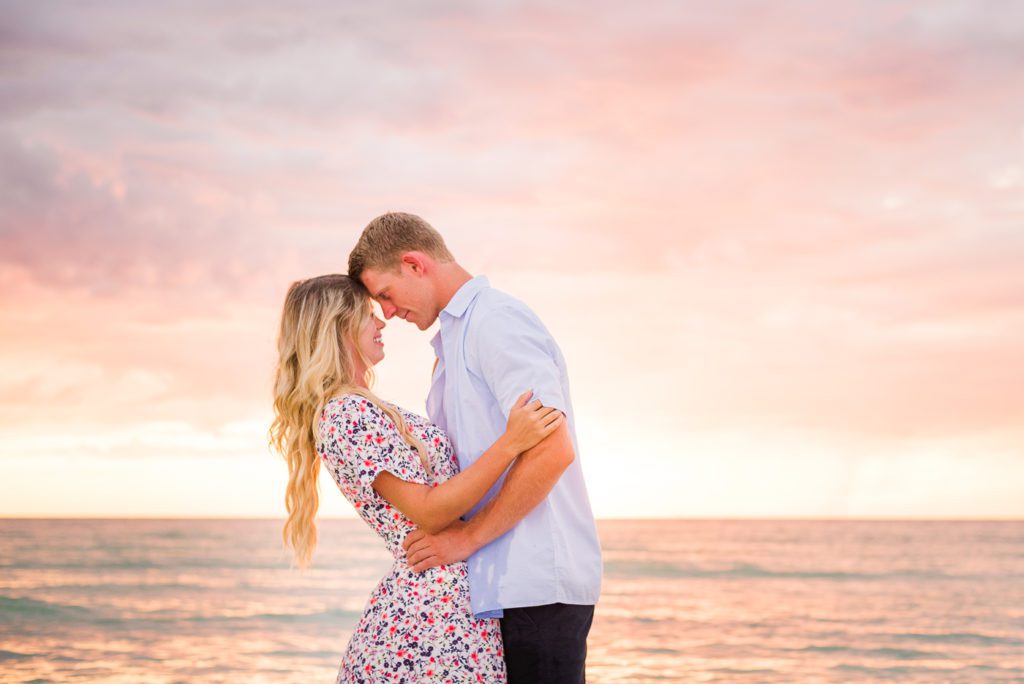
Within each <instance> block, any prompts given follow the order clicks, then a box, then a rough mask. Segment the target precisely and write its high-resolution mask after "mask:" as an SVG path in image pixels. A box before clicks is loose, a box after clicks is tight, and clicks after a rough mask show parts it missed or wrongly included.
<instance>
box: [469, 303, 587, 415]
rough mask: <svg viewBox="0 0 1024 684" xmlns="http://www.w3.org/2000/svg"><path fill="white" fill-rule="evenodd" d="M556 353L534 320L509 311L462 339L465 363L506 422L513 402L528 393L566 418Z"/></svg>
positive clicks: (499, 311)
mask: <svg viewBox="0 0 1024 684" xmlns="http://www.w3.org/2000/svg"><path fill="white" fill-rule="evenodd" d="M560 358H561V352H560V351H559V350H558V346H557V345H556V344H555V341H554V339H552V337H551V335H550V333H548V331H547V329H546V328H545V327H544V324H543V323H541V321H540V319H539V318H537V316H536V315H535V314H534V313H533V312H531V311H529V310H526V309H525V308H519V307H516V306H513V305H506V306H501V307H498V308H495V309H492V310H490V311H488V312H487V313H486V315H485V316H483V317H481V318H480V319H479V320H474V321H473V328H472V329H471V330H470V331H468V334H467V336H466V361H467V367H468V369H469V370H470V372H472V373H475V374H477V375H478V376H479V377H480V378H481V379H482V380H483V381H484V382H485V383H486V384H487V386H488V387H489V388H490V390H491V392H492V393H493V394H494V397H495V398H496V399H497V402H498V405H499V406H500V407H501V410H502V412H503V413H504V414H505V416H506V417H508V413H509V411H510V410H511V409H512V406H513V404H515V401H516V399H517V398H518V397H519V395H520V394H522V393H523V392H525V391H526V390H529V389H532V390H533V397H534V399H540V402H541V403H542V404H543V405H544V406H550V407H552V408H557V409H558V410H560V411H562V412H565V411H566V408H567V402H566V397H565V396H564V394H563V392H562V384H563V383H562V369H561V367H560V365H559V359H560Z"/></svg>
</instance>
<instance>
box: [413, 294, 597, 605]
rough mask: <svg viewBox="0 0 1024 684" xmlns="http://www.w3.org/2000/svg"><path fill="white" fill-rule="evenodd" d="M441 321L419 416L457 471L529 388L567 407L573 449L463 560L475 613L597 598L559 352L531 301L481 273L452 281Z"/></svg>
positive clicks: (593, 535) (593, 537)
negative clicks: (544, 491)
mask: <svg viewBox="0 0 1024 684" xmlns="http://www.w3.org/2000/svg"><path fill="white" fill-rule="evenodd" d="M439 319H440V330H439V331H438V333H437V335H435V336H434V339H433V340H431V344H432V345H433V347H434V351H435V352H436V354H437V358H438V362H437V366H436V368H435V369H434V374H433V377H432V379H431V385H430V393H429V395H428V396H427V414H428V415H429V416H430V420H431V421H433V422H434V424H436V425H438V426H439V427H441V428H442V429H444V430H445V431H446V432H447V433H448V435H449V436H450V437H451V439H452V443H453V445H454V447H455V452H456V454H457V455H458V459H459V465H460V466H461V467H462V468H463V469H465V468H468V467H469V466H470V465H471V464H472V463H473V462H474V461H476V459H478V458H479V457H480V455H481V454H483V452H484V451H486V450H487V448H488V447H490V446H491V445H492V444H493V443H494V442H495V440H497V439H498V437H499V436H500V435H501V434H502V433H503V432H504V431H505V426H506V423H507V420H508V413H509V410H510V409H511V408H512V406H513V404H514V403H515V400H516V399H517V398H518V397H519V395H520V394H522V393H523V392H525V391H526V390H528V389H532V390H533V394H534V398H537V399H540V400H541V403H543V404H544V405H545V406H551V407H555V408H558V409H561V411H562V412H563V413H565V415H566V418H567V420H568V427H569V433H570V435H571V436H572V445H573V449H574V450H575V452H576V458H575V459H574V460H573V462H572V464H570V465H569V467H568V468H567V469H566V471H565V472H564V473H563V474H562V476H561V478H560V479H559V480H558V482H557V483H556V484H555V486H554V489H552V490H551V493H550V494H548V497H547V498H546V499H545V500H544V501H542V502H541V503H540V504H538V505H537V507H536V508H534V509H533V510H532V511H530V513H529V514H527V515H526V517H525V518H523V519H522V520H521V521H520V522H519V523H518V524H517V525H516V526H515V527H513V528H512V529H511V530H509V531H508V532H506V533H505V534H504V535H502V536H501V537H499V538H498V539H495V540H494V541H493V542H491V543H490V544H488V545H487V546H485V547H483V548H481V549H480V550H479V551H477V552H476V553H474V554H473V555H472V556H471V557H470V558H469V561H468V564H469V589H470V603H471V605H472V608H473V613H474V614H475V615H476V616H477V617H500V616H501V615H502V609H504V608H519V607H523V606H540V605H545V604H548V603H571V604H577V605H593V604H595V603H597V597H598V594H599V593H600V590H601V547H600V545H599V543H598V540H597V529H596V527H595V525H594V516H593V513H592V512H591V509H590V500H589V498H588V497H587V488H586V485H585V484H584V482H583V470H582V467H581V465H580V457H579V447H578V446H577V442H576V425H575V420H574V418H573V412H572V403H571V401H570V399H569V379H568V375H567V373H566V369H565V359H564V358H563V357H562V352H561V350H559V348H558V345H557V344H556V343H555V341H554V339H553V338H552V337H551V334H550V333H549V332H548V331H547V328H545V327H544V324H543V323H541V321H540V319H539V318H537V316H536V314H534V313H533V311H531V310H530V309H529V307H527V306H526V305H525V304H523V303H522V302H520V301H519V300H517V299H515V298H513V297H510V296H509V295H507V294H505V293H503V292H499V291H498V290H495V289H494V288H492V287H491V286H490V283H488V281H487V278H485V277H483V276H478V277H476V278H473V279H472V280H470V281H469V282H467V283H465V284H464V285H463V286H462V287H461V288H459V290H458V292H456V293H455V296H454V297H452V299H451V301H449V302H448V305H447V306H446V307H445V308H444V309H443V310H442V311H441V313H440V315H439ZM504 479H505V478H504V476H502V477H501V479H499V480H498V482H497V483H496V484H495V485H494V486H493V487H492V488H491V489H490V491H488V492H487V494H486V495H485V496H484V498H483V499H482V500H481V501H480V503H479V504H477V505H476V506H475V507H474V508H473V509H472V510H471V511H470V513H469V516H470V517H471V516H473V515H475V514H476V512H477V511H478V510H479V509H480V508H481V507H482V506H483V505H484V504H485V503H486V502H487V501H489V500H490V499H491V498H492V497H493V496H494V495H495V494H496V493H497V492H498V490H499V489H500V488H501V485H502V483H503V482H504Z"/></svg>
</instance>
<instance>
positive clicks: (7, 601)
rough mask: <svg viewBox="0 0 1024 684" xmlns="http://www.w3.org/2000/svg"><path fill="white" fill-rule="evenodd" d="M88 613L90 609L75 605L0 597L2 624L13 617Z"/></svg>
mask: <svg viewBox="0 0 1024 684" xmlns="http://www.w3.org/2000/svg"><path fill="white" fill-rule="evenodd" d="M88 613H89V609H88V608H83V607H82V606H76V605H73V604H65V603H50V602H49V601H40V600H38V599H32V598H27V597H16V596H0V622H2V621H4V620H5V619H9V618H11V617H29V618H40V617H68V616H72V615H73V616H81V615H86V614H88Z"/></svg>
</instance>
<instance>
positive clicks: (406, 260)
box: [401, 252, 430, 275]
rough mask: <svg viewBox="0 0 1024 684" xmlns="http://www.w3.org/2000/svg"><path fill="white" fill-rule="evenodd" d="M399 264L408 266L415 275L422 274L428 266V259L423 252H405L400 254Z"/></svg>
mask: <svg viewBox="0 0 1024 684" xmlns="http://www.w3.org/2000/svg"><path fill="white" fill-rule="evenodd" d="M401 264H402V265H403V266H408V267H409V270H411V271H412V272H413V274H415V275H423V274H425V273H426V272H427V270H428V269H429V267H430V259H429V257H427V255H426V254H424V253H423V252H406V253H405V254H403V255H402V260H401Z"/></svg>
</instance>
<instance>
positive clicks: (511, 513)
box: [404, 423, 575, 572]
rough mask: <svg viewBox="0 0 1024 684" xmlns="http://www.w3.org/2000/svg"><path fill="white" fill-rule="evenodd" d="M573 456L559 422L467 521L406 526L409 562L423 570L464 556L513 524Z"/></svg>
mask: <svg viewBox="0 0 1024 684" xmlns="http://www.w3.org/2000/svg"><path fill="white" fill-rule="evenodd" d="M574 458H575V453H574V451H573V448H572V439H571V438H570V436H569V428H568V426H567V424H566V423H563V424H562V425H561V426H560V427H559V428H558V429H557V430H555V432H554V433H552V434H551V435H548V436H547V437H546V438H545V439H544V441H542V442H541V443H540V444H538V445H537V446H535V447H533V448H532V449H530V450H529V451H526V452H524V453H523V454H522V455H521V456H520V457H519V459H518V460H516V462H515V463H513V464H512V467H511V468H509V471H508V473H507V474H506V475H505V482H504V484H502V486H501V490H500V491H499V492H498V493H497V495H495V497H494V498H493V499H491V500H490V501H489V502H487V504H486V505H485V506H484V507H483V508H481V509H480V510H479V511H478V512H477V514H476V515H475V516H473V518H472V519H471V520H470V521H469V522H468V523H466V524H456V525H452V526H451V527H449V528H447V529H445V530H443V531H441V532H439V533H437V534H427V533H425V532H423V531H422V530H415V531H413V532H410V533H409V535H408V536H407V537H406V539H405V542H404V546H405V550H406V558H407V561H408V563H409V565H410V566H411V567H412V569H413V570H414V571H416V572H423V571H424V570H426V569H428V568H433V567H437V566H438V565H446V564H448V563H455V562H456V561H460V560H465V559H467V558H469V556H470V555H471V554H472V553H473V552H474V551H476V550H477V549H479V548H480V547H482V546H486V545H487V544H489V543H491V542H492V541H494V540H495V539H497V538H498V537H500V536H501V535H503V534H505V533H506V532H508V531H509V530H510V529H512V528H513V527H514V526H515V525H516V523H518V522H519V521H520V520H522V519H523V518H524V517H526V514H527V513H529V512H530V511H532V510H533V509H534V508H535V507H536V506H537V504H539V503H540V502H541V501H543V500H544V499H545V497H547V495H548V494H549V493H550V492H551V489H552V488H553V487H554V486H555V483H556V482H558V479H559V478H560V477H561V476H562V473H563V472H565V469H566V468H568V467H569V464H570V463H572V461H573V459H574Z"/></svg>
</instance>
